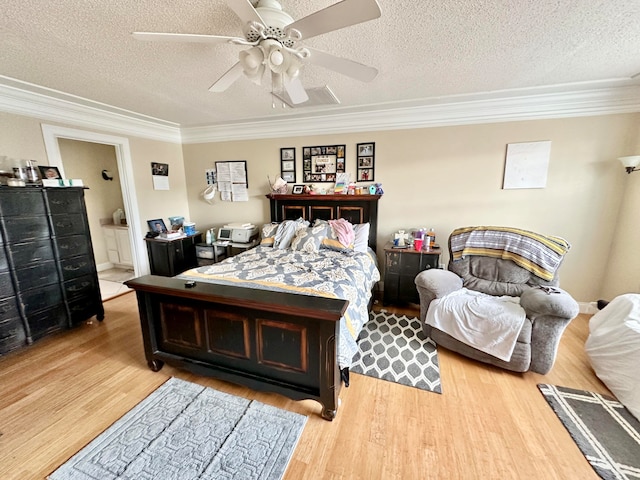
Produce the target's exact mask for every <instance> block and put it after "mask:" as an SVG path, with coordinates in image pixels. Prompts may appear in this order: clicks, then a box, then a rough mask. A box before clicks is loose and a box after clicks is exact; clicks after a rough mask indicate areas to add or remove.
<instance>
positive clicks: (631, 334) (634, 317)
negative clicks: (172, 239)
mask: <svg viewBox="0 0 640 480" xmlns="http://www.w3.org/2000/svg"><path fill="white" fill-rule="evenodd" d="M585 347H586V350H587V355H588V356H589V359H590V360H591V365H592V366H593V369H594V370H595V372H596V375H597V376H598V378H600V380H602V381H603V382H604V384H605V385H606V386H607V387H608V388H609V390H611V392H612V393H613V394H614V395H615V396H616V397H617V399H618V401H620V403H622V404H623V405H624V406H625V407H627V409H628V410H629V411H630V412H631V413H632V414H633V415H634V416H635V417H636V418H637V419H638V420H640V374H639V373H638V369H639V368H640V295H638V294H632V293H628V294H626V295H620V296H618V297H616V298H614V299H613V301H612V302H611V303H609V305H607V306H606V307H605V308H604V309H602V310H600V311H599V312H598V313H596V314H595V315H594V316H593V317H591V320H590V321H589V338H588V339H587V343H586V345H585Z"/></svg>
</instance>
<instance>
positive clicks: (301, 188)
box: [291, 185, 304, 195]
mask: <svg viewBox="0 0 640 480" xmlns="http://www.w3.org/2000/svg"><path fill="white" fill-rule="evenodd" d="M291 193H294V194H296V195H299V194H301V193H304V185H294V186H293V189H292V190H291Z"/></svg>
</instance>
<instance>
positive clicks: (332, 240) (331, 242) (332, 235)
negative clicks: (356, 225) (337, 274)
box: [315, 219, 353, 252]
mask: <svg viewBox="0 0 640 480" xmlns="http://www.w3.org/2000/svg"><path fill="white" fill-rule="evenodd" d="M345 222H346V220H345ZM321 223H324V224H325V225H327V236H326V237H325V238H324V240H322V243H321V244H320V248H327V249H329V250H335V251H337V252H346V251H348V250H353V244H351V245H344V244H343V243H341V242H340V239H339V238H338V234H337V232H336V230H335V229H334V228H333V226H332V225H331V224H330V223H329V222H327V221H326V220H320V219H318V220H316V222H315V225H319V224H321ZM347 223H349V222H347ZM349 225H351V224H349Z"/></svg>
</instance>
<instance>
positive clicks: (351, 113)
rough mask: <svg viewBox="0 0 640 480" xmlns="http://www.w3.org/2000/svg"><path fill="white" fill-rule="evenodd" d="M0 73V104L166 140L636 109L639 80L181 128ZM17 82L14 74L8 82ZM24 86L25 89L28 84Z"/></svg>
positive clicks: (284, 134)
mask: <svg viewBox="0 0 640 480" xmlns="http://www.w3.org/2000/svg"><path fill="white" fill-rule="evenodd" d="M8 80H9V79H8V77H2V76H0V111H4V112H8V113H13V114H17V115H25V116H29V117H36V118H41V119H44V120H47V121H50V122H55V123H61V124H66V125H70V126H76V127H82V128H87V129H93V130H99V131H107V132H113V133H118V134H122V135H126V136H128V137H130V136H133V137H141V138H148V139H152V140H158V141H163V142H171V143H182V144H187V143H209V142H224V141H234V140H256V139H263V138H281V137H293V136H312V135H326V134H336V133H345V132H371V131H382V130H404V129H412V128H426V127H444V126H453V125H471V124H481V123H498V122H512V121H522V120H541V119H550V118H566V117H579V116H593V115H609V114H616V113H635V112H640V85H638V84H633V85H629V84H626V85H622V86H620V85H618V86H611V85H607V86H601V87H600V88H588V87H589V86H588V85H585V86H583V89H582V90H579V89H578V90H573V91H568V92H567V91H565V92H562V91H554V90H552V89H546V90H545V89H533V90H518V91H502V92H490V93H484V94H473V95H454V96H446V97H438V98H434V99H429V100H425V101H424V102H423V104H422V105H415V104H413V105H412V104H410V103H401V104H395V105H394V104H388V105H370V106H368V107H362V108H358V109H351V110H348V111H345V110H342V111H340V113H331V112H330V111H327V110H325V111H319V112H314V113H311V114H309V115H307V116H305V117H298V116H293V115H289V116H287V117H281V118H269V119H259V120H255V121H251V122H232V123H227V124H220V125H217V124H216V125H208V126H199V127H184V128H180V127H179V125H178V124H175V123H171V122H166V121H163V120H159V119H155V118H153V117H148V116H144V115H141V114H138V113H135V112H131V111H128V110H122V109H118V108H116V107H112V106H110V105H106V104H101V103H98V102H92V101H90V100H87V99H82V98H80V97H74V96H71V95H66V94H62V93H61V92H56V91H53V90H51V91H50V90H49V89H46V88H44V87H38V86H37V85H31V84H24V85H22V84H12V83H11V82H9V81H8ZM14 83H15V82H14ZM27 86H28V87H29V89H27Z"/></svg>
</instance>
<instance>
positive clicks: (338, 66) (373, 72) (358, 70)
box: [305, 47, 378, 82]
mask: <svg viewBox="0 0 640 480" xmlns="http://www.w3.org/2000/svg"><path fill="white" fill-rule="evenodd" d="M305 48H306V49H307V50H309V53H310V55H309V56H308V57H307V58H305V61H307V62H309V63H313V64H314V65H318V66H320V67H324V68H328V69H329V70H333V71H334V72H338V73H341V74H342V75H346V76H348V77H351V78H355V79H356V80H360V81H361V82H370V81H372V80H373V79H374V78H376V76H377V75H378V69H377V68H374V67H369V66H368V65H363V64H362V63H358V62H354V61H353V60H348V59H346V58H342V57H336V56H335V55H332V54H330V53H327V52H323V51H322V50H317V49H315V48H309V47H305Z"/></svg>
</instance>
